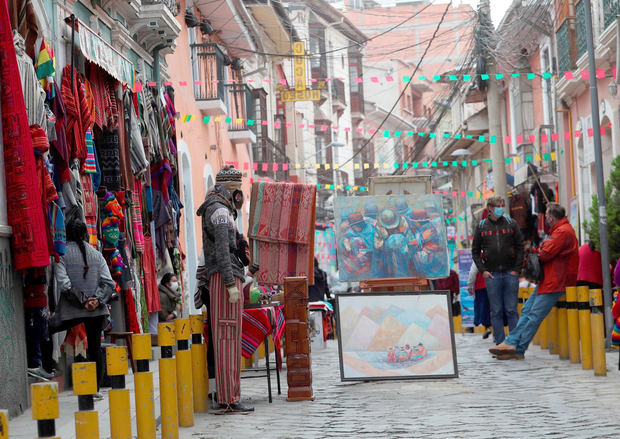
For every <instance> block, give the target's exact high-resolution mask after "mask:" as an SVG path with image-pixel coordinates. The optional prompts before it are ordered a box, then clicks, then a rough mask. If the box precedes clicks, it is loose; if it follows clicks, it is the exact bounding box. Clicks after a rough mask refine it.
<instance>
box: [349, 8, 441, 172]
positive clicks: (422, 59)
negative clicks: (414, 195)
mask: <svg viewBox="0 0 620 439" xmlns="http://www.w3.org/2000/svg"><path fill="white" fill-rule="evenodd" d="M449 8H450V3H448V4H447V5H446V9H445V10H444V13H443V15H442V16H441V19H440V20H439V23H437V27H436V28H435V31H434V32H433V37H432V38H431V41H429V43H428V45H427V46H426V49H425V50H424V53H423V54H422V56H421V58H420V60H419V61H418V63H417V64H416V67H415V69H414V70H413V72H412V74H411V77H413V76H415V74H416V73H417V72H418V69H419V68H420V65H421V64H422V61H424V58H425V57H426V54H427V53H428V51H429V49H430V47H431V44H432V42H433V39H434V38H435V36H436V35H437V32H438V31H439V28H440V27H441V25H442V23H443V22H444V20H445V18H446V15H447V13H448V9H449ZM410 84H411V82H407V83H406V84H405V86H404V87H403V89H402V91H401V92H400V94H399V96H398V98H397V99H396V102H394V105H392V108H390V110H389V112H388V114H387V115H386V116H385V117H384V118H383V120H382V121H381V123H380V124H379V126H378V127H377V129H376V130H375V132H374V133H373V134H371V136H370V137H369V138H368V139H367V140H366V142H364V144H363V145H362V146H361V147H360V148H359V149H358V150H357V151H356V152H355V153H353V155H352V156H351V157H350V158H349V159H347V160H346V161H345V162H343V163H341V164H340V167H343V166H344V165H346V164H347V163H349V162H350V161H352V160H353V159H354V158H355V157H357V156H358V155H359V154H360V153H361V152H362V151H363V150H364V149H366V148H367V147H368V145H369V144H370V142H371V141H372V139H373V138H374V137H375V135H376V134H377V133H378V132H379V130H380V129H381V127H382V126H383V125H384V124H385V122H386V121H387V120H388V119H389V117H390V116H391V115H392V112H393V111H394V109H395V108H396V106H397V105H398V103H399V102H400V100H401V99H402V97H403V96H404V94H405V92H406V91H407V89H408V88H409V85H410Z"/></svg>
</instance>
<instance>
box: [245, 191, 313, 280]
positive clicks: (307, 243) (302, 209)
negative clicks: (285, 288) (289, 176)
mask: <svg viewBox="0 0 620 439" xmlns="http://www.w3.org/2000/svg"><path fill="white" fill-rule="evenodd" d="M255 184H261V185H264V188H263V190H262V194H261V196H260V197H258V200H255V201H253V203H254V204H255V207H254V209H252V208H251V210H250V213H251V215H252V218H251V219H250V234H249V235H250V237H251V238H252V239H253V246H254V247H258V254H259V256H258V261H259V267H260V268H259V271H258V272H257V273H256V279H257V280H258V282H260V283H265V284H277V285H282V284H283V283H284V278H285V277H290V276H306V277H308V283H309V284H310V285H312V284H314V258H313V249H314V216H315V203H316V187H312V186H310V185H301V184H287V183H262V182H261V183H255ZM256 192H257V190H256V189H255V188H253V194H254V193H256Z"/></svg>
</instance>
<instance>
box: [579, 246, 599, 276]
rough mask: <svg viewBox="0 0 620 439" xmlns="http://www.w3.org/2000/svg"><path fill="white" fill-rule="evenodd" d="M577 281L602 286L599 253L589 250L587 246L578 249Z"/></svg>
mask: <svg viewBox="0 0 620 439" xmlns="http://www.w3.org/2000/svg"><path fill="white" fill-rule="evenodd" d="M577 280H578V281H579V280H582V281H586V282H594V283H595V284H599V285H603V268H602V264H601V252H599V251H598V250H590V245H589V244H584V245H582V246H581V247H579V269H578V270H577Z"/></svg>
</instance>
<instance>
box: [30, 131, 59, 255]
mask: <svg viewBox="0 0 620 439" xmlns="http://www.w3.org/2000/svg"><path fill="white" fill-rule="evenodd" d="M30 137H31V139H32V147H33V149H34V156H35V162H36V168H37V180H38V183H39V190H40V191H41V207H42V209H43V212H44V220H45V234H46V236H47V251H48V254H49V255H50V256H56V252H55V251H54V237H53V232H52V231H53V227H52V224H51V221H50V217H49V209H50V207H51V204H52V203H53V202H54V201H56V200H57V199H58V193H57V192H56V187H55V186H54V182H53V181H52V177H50V174H49V172H48V170H47V166H46V165H45V159H44V154H45V153H46V152H47V151H48V150H49V143H48V141H47V136H46V134H45V131H43V128H41V127H39V126H37V125H31V126H30Z"/></svg>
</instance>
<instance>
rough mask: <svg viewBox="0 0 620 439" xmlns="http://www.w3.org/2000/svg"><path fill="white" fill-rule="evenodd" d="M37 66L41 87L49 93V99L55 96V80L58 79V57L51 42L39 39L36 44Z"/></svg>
mask: <svg viewBox="0 0 620 439" xmlns="http://www.w3.org/2000/svg"><path fill="white" fill-rule="evenodd" d="M35 51H36V52H35V60H36V61H35V64H34V69H35V71H36V73H37V79H38V80H39V82H40V83H41V87H43V90H45V92H46V93H47V96H48V98H51V97H53V96H54V87H53V86H52V84H53V83H54V79H55V77H56V55H55V54H54V47H53V46H52V43H51V41H48V40H46V39H45V38H41V37H39V38H38V39H37V44H35Z"/></svg>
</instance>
